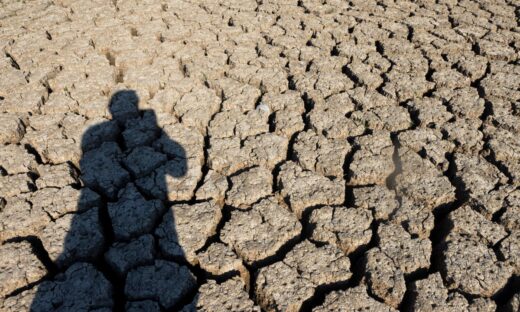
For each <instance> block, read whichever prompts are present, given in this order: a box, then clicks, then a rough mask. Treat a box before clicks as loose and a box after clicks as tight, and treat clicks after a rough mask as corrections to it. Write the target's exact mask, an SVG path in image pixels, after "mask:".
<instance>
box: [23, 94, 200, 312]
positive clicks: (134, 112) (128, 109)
mask: <svg viewBox="0 0 520 312" xmlns="http://www.w3.org/2000/svg"><path fill="white" fill-rule="evenodd" d="M138 102H139V98H138V96H137V94H136V93H135V91H132V90H123V91H118V92H116V93H115V94H114V95H113V96H112V98H111V100H110V103H109V110H110V114H111V116H112V118H111V120H109V121H106V122H103V123H100V124H97V125H94V126H92V127H90V128H89V129H88V130H87V131H86V132H85V133H84V134H83V136H82V140H81V149H82V157H81V160H80V171H81V181H82V183H83V188H82V189H81V194H80V196H79V200H78V204H77V211H76V212H75V213H73V214H68V215H65V216H63V217H61V218H59V219H57V220H55V222H54V224H53V226H51V229H52V231H53V233H52V235H53V239H52V244H51V245H52V247H51V248H48V249H49V250H48V253H49V257H50V258H51V260H52V262H53V263H54V264H55V266H56V268H57V272H60V273H58V274H56V275H55V276H54V277H52V278H50V279H49V280H46V281H44V282H42V283H41V284H40V285H39V286H38V288H37V290H36V293H35V297H34V299H33V301H32V304H31V311H75V312H76V311H94V310H95V311H111V310H112V309H114V307H115V306H116V307H117V308H118V309H120V308H121V307H122V305H123V303H124V301H127V302H126V309H127V310H133V311H154V310H157V311H159V310H160V309H172V308H177V307H178V306H179V304H180V303H181V300H182V299H183V297H185V296H186V294H187V293H189V292H191V291H192V290H193V289H194V288H195V285H196V283H195V279H194V277H193V275H192V274H191V273H190V271H189V269H188V268H187V267H186V266H185V265H183V264H182V263H183V262H184V261H183V257H184V253H183V250H182V248H181V247H180V245H179V247H178V248H177V249H176V252H175V254H174V255H173V257H172V256H171V255H169V256H170V259H172V258H173V260H175V262H174V261H169V260H158V259H157V258H160V257H161V255H159V254H158V253H157V252H155V250H156V247H155V246H156V243H155V238H154V236H153V234H154V230H155V228H157V226H158V224H159V223H161V225H163V226H162V227H161V230H162V231H164V228H165V226H164V225H165V224H166V225H167V229H168V231H169V233H168V237H169V240H170V241H172V242H173V243H174V244H175V243H178V239H177V233H176V231H175V222H174V220H173V218H174V215H173V212H172V211H171V210H169V209H167V206H168V201H167V199H168V197H169V196H168V194H167V193H168V192H169V191H171V190H168V183H167V179H176V178H182V177H183V176H184V175H186V172H187V168H188V164H187V157H186V153H185V150H184V148H183V147H182V146H181V145H180V144H178V143H177V142H175V141H174V140H173V139H171V138H169V137H168V135H167V134H166V133H164V131H162V129H161V128H160V127H159V126H158V124H157V118H156V115H155V113H154V111H153V110H139V108H138ZM173 191H174V190H173ZM165 289H168V291H166V292H165V291H164V290H165ZM114 302H115V303H114Z"/></svg>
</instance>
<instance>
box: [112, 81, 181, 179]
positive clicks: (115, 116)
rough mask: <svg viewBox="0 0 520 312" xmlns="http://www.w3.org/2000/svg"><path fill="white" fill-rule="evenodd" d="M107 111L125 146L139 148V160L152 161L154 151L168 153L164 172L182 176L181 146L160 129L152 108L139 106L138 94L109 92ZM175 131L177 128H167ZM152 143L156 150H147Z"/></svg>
mask: <svg viewBox="0 0 520 312" xmlns="http://www.w3.org/2000/svg"><path fill="white" fill-rule="evenodd" d="M108 110H109V111H110V114H111V116H112V120H114V121H116V122H117V123H118V124H119V129H120V130H122V137H123V141H124V146H125V147H126V148H127V149H129V150H134V151H135V150H136V149H137V150H139V155H140V159H141V160H142V161H144V160H147V157H149V158H150V159H149V160H148V161H146V162H147V163H153V162H154V159H152V158H156V153H157V152H160V153H162V154H164V155H166V156H167V158H168V161H167V162H166V164H165V166H164V168H167V170H166V171H167V172H165V174H166V175H168V176H171V177H177V178H178V177H182V176H184V175H186V172H187V171H188V161H187V157H186V151H185V150H184V148H183V147H182V146H181V144H179V143H178V142H177V141H175V138H172V137H170V136H169V135H168V133H166V132H165V131H163V129H162V128H161V127H160V126H159V125H158V123H157V117H156V114H155V112H154V111H153V110H150V109H145V110H140V109H139V96H138V95H137V93H136V92H135V91H134V90H120V91H117V92H116V93H114V94H113V95H112V97H111V98H110V102H109V103H108ZM169 132H172V133H177V131H169ZM151 146H153V149H155V150H156V151H155V152H153V153H151V152H149V151H150V150H151V149H152V147H151Z"/></svg>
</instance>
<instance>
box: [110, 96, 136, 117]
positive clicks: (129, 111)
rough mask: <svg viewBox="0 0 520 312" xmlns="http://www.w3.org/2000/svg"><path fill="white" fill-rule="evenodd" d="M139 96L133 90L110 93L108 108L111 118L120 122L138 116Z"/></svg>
mask: <svg viewBox="0 0 520 312" xmlns="http://www.w3.org/2000/svg"><path fill="white" fill-rule="evenodd" d="M138 105H139V97H138V96H137V93H136V92H135V91H134V90H121V91H117V92H116V93H114V94H113V95H112V98H111V99H110V103H109V104H108V110H109V111H110V115H111V116H112V119H113V120H116V121H117V122H118V123H120V124H124V122H125V121H126V120H128V119H131V118H136V117H138V116H139V107H138Z"/></svg>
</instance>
